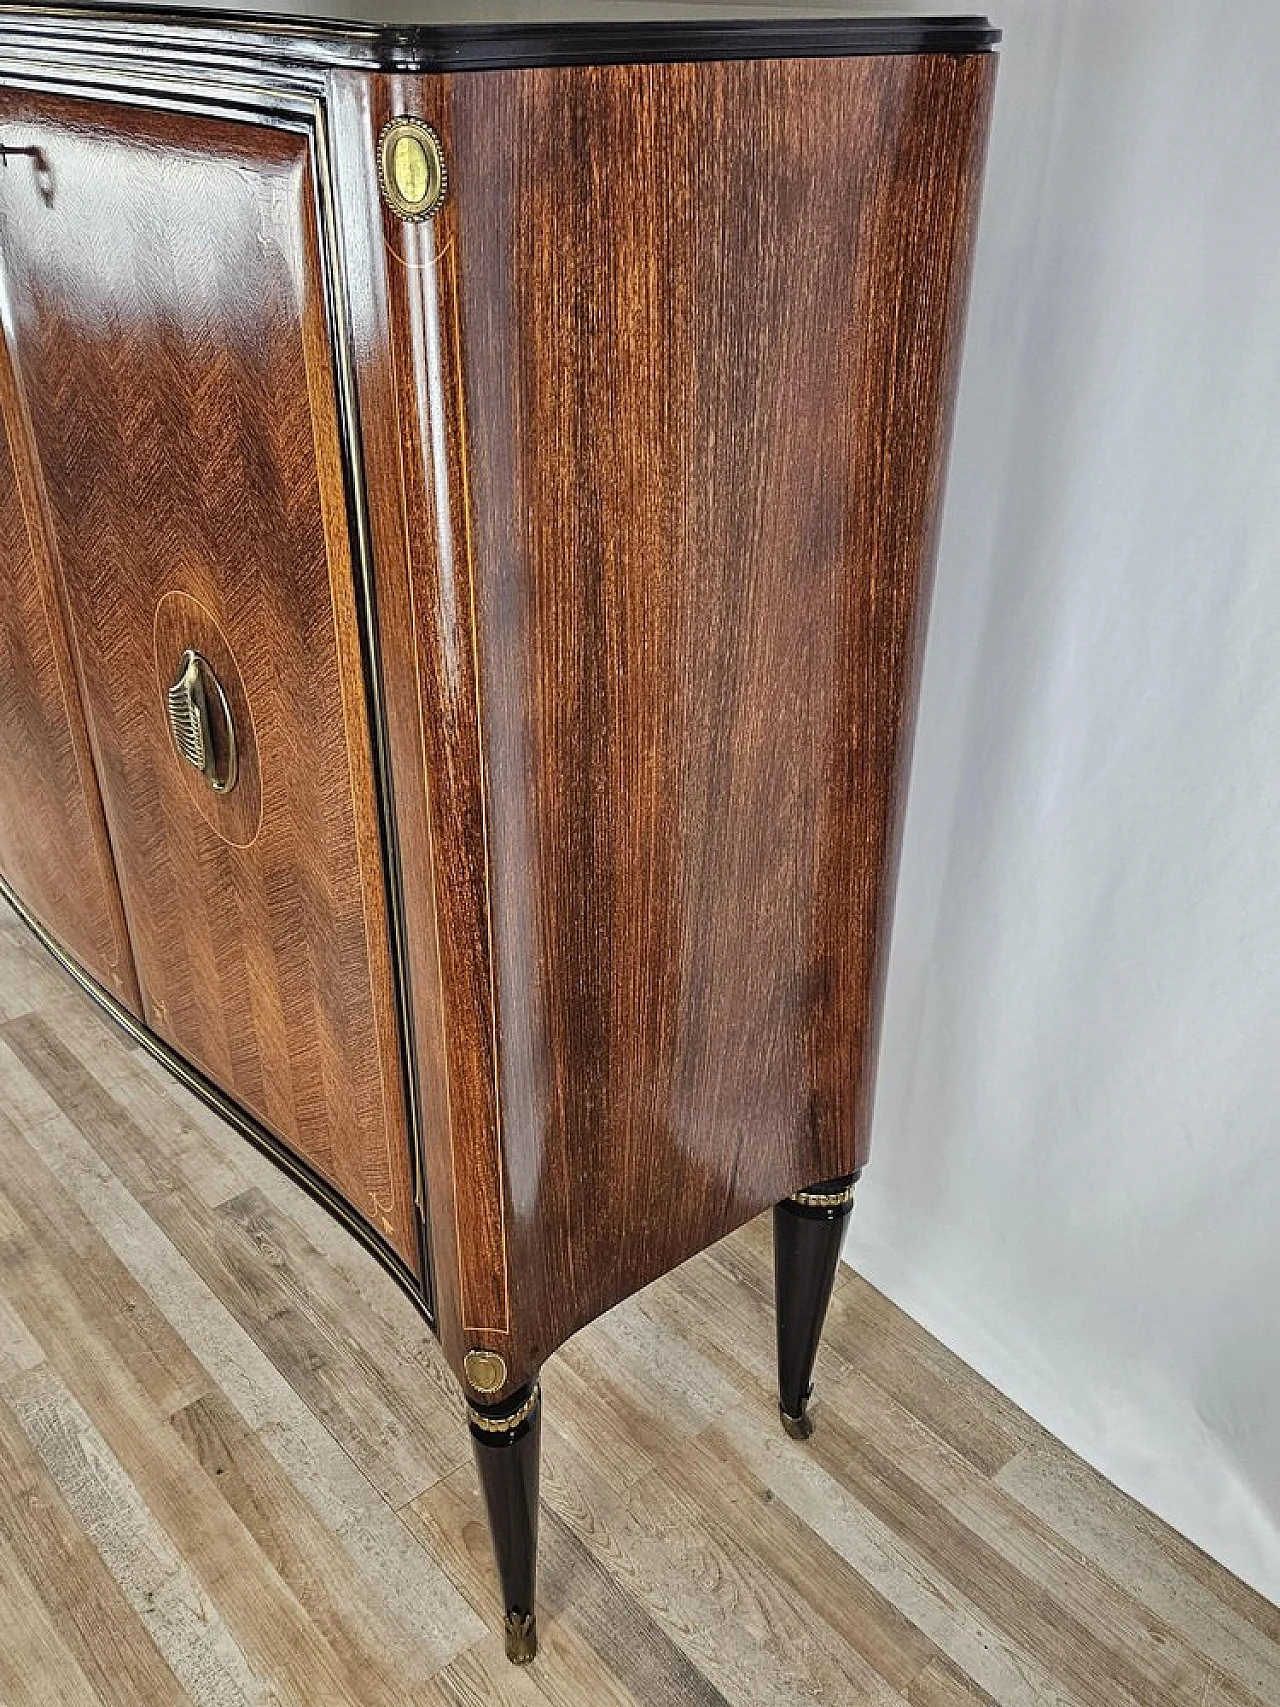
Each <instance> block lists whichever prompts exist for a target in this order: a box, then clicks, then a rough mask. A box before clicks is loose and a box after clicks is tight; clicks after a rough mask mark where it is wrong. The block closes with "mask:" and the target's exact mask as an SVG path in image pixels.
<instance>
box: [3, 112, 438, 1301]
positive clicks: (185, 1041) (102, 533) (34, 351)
mask: <svg viewBox="0 0 1280 1707" xmlns="http://www.w3.org/2000/svg"><path fill="white" fill-rule="evenodd" d="M0 139H3V140H4V141H6V142H8V143H10V144H11V145H12V146H22V147H26V148H29V149H35V150H38V151H39V156H38V161H37V165H36V166H33V167H32V168H31V169H24V166H26V165H27V164H28V162H26V161H24V160H23V159H14V160H12V161H11V163H10V164H11V170H10V171H8V172H7V173H6V174H5V175H4V182H3V184H0V220H2V231H0V239H2V243H3V255H4V266H5V271H6V274H7V289H8V296H9V302H10V311H11V315H12V321H13V337H14V342H15V346H16V354H17V361H18V366H19V370H20V373H21V376H22V383H23V387H24V391H25V394H26V398H27V404H28V407H29V410H30V415H31V420H32V427H33V432H34V437H35V440H36V444H37V447H38V452H39V456H40V460H41V463H42V466H43V469H44V475H45V481H46V485H47V490H48V496H49V507H50V513H51V518H52V526H53V532H54V535H55V539H56V544H57V551H58V556H59V560H60V570H61V576H62V580H63V584H64V587H65V592H66V599H67V605H68V609H69V613H70V624H71V629H72V635H73V641H74V645H75V647H76V649H77V653H78V665H79V671H80V675H81V679H82V682H83V687H84V695H85V701H86V705H87V710H88V716H89V720H90V724H91V727H92V733H93V738H94V743H95V748H96V751H97V757H98V762H99V769H100V776H101V784H102V793H103V798H104V803H105V807H106V814H107V819H108V822H109V824H110V828H111V833H112V838H113V841H114V844H115V847H116V853H117V861H118V865H119V870H120V881H121V885H122V888H123V891H124V897H125V904H126V908H127V911H128V914H129V921H130V928H131V932H132V939H133V945H134V954H135V959H136V962H137V968H138V976H139V982H140V984H141V989H142V998H143V1003H144V1007H145V1012H146V1017H147V1020H148V1022H149V1023H150V1024H151V1026H152V1027H153V1028H154V1029H155V1031H157V1032H158V1033H159V1034H160V1035H161V1036H163V1037H164V1038H166V1039H167V1040H168V1041H169V1042H170V1043H171V1044H172V1045H173V1046H174V1047H175V1048H177V1049H178V1050H179V1051H180V1052H181V1053H182V1054H183V1055H185V1056H186V1057H187V1058H188V1059H189V1060H191V1061H192V1062H193V1063H194V1064H195V1065H196V1066H197V1067H199V1068H200V1069H201V1070H202V1071H203V1072H204V1073H205V1074H206V1075H207V1076H208V1077H209V1078H210V1079H212V1080H214V1081H215V1083H217V1084H219V1085H220V1086H222V1087H223V1088H224V1089H225V1090H226V1091H228V1092H229V1093H230V1094H231V1095H232V1096H234V1097H235V1098H236V1100H237V1101H238V1102H240V1103H241V1104H242V1105H243V1106H244V1107H245V1108H247V1109H248V1110H249V1111H250V1112H251V1113H252V1114H254V1115H255V1116H256V1117H257V1119H258V1120H259V1121H260V1122H261V1124H262V1125H263V1126H265V1127H267V1128H268V1129H269V1130H271V1131H273V1132H274V1133H275V1134H276V1135H277V1136H278V1137H279V1138H281V1139H282V1140H283V1141H284V1142H285V1143H286V1144H288V1145H289V1146H290V1147H291V1148H292V1149H293V1150H294V1151H296V1152H297V1153H299V1154H300V1155H301V1156H302V1157H304V1158H305V1159H306V1161H307V1162H309V1163H310V1164H311V1165H312V1166H313V1167H314V1168H315V1169H316V1170H318V1172H319V1173H320V1174H321V1175H323V1176H324V1177H325V1178H326V1179H327V1180H328V1181H330V1182H331V1183H332V1184H333V1185H334V1186H335V1187H336V1188H337V1189H338V1191H339V1192H340V1193H341V1194H342V1195H343V1196H344V1197H346V1198H347V1199H348V1200H349V1201H350V1202H351V1203H352V1204H353V1205H354V1206H355V1207H356V1208H357V1209H358V1210H359V1211H360V1212H361V1213H362V1214H363V1215H364V1216H365V1217H366V1219H367V1220H368V1221H369V1222H370V1223H371V1224H372V1225H373V1226H374V1227H375V1228H376V1229H377V1230H378V1231H379V1232H380V1233H381V1235H382V1236H383V1237H384V1238H385V1240H386V1241H387V1242H388V1243H389V1244H391V1245H392V1246H393V1247H394V1248H395V1249H396V1250H397V1251H398V1252H399V1253H400V1255H401V1256H402V1257H403V1258H404V1259H405V1260H406V1261H407V1262H409V1263H410V1264H411V1265H412V1266H414V1267H416V1266H417V1258H416V1255H415V1249H416V1232H415V1228H414V1209H413V1194H412V1185H411V1167H410V1161H409V1145H408V1138H407V1132H406V1124H405V1116H404V1108H403V1099H402V1091H401V1062H400V1057H399V1046H398V1032H397V1023H396V1014H395V999H394V986H393V977H392V969H391V959H390V954H389V942H388V924H387V913H386V894H385V891H384V876H383V867H382V861H381V844H380V836H379V825H378V818H377V802H376V794H375V782H374V771H373V764H372V758H371V741H370V732H369V726H368V721H367V709H366V698H365V685H364V676H363V669H362V662H361V648H360V635H359V626H358V615H357V605H356V596H355V584H354V574H353V562H352V550H351V544H350V538H349V531H348V514H347V498H346V491H345V486H344V480H343V473H342V463H341V456H340V438H339V424H338V415H337V403H336V397H335V387H334V379H333V363H332V354H331V349H330V344H329V337H328V330H327V320H326V311H325V295H324V292H325V274H324V266H323V262H322V257H321V247H320V240H319V235H318V228H317V215H316V204H315V185H314V169H313V163H312V157H311V147H310V138H309V134H308V132H307V131H306V130H305V128H304V127H303V126H302V125H301V123H300V122H299V124H298V125H297V127H296V128H288V127H286V126H285V125H277V124H272V123H269V122H266V121H265V120H264V121H263V122H252V123H251V122H247V121H245V120H242V119H232V118H226V117H214V116H201V115H197V114H195V113H193V112H187V113H181V114H179V113H174V112H166V111H161V110H158V109H154V108H148V107H146V106H142V105H135V104H130V105H124V104H114V103H112V102H110V101H107V100H95V99H91V98H88V97H83V98H82V97H80V96H78V95H77V96H70V95H52V94H44V93H31V92H27V91H15V90H6V91H4V92H3V94H2V95H0ZM189 652H195V653H198V654H199V655H200V656H201V657H202V658H203V659H204V660H205V661H206V662H205V664H204V665H203V666H202V667H201V671H202V673H201V676H200V686H201V690H202V691H203V693H204V697H205V712H206V718H207V721H206V728H205V734H206V737H207V741H208V744H209V745H210V746H212V747H214V748H218V747H222V748H225V746H226V744H227V742H226V729H227V726H228V725H229V726H230V727H231V728H232V729H233V730H234V736H235V742H236V753H237V776H236V780H235V784H234V786H233V787H232V788H231V789H230V790H229V791H227V792H223V793H219V792H215V790H214V789H213V788H212V787H211V786H209V782H208V781H207V780H206V778H205V777H204V776H203V775H202V774H201V773H200V772H199V771H198V770H197V769H196V768H195V767H194V765H193V764H192V763H191V762H189V759H188V758H187V757H184V755H183V752H182V751H181V750H180V747H179V744H178V743H177V742H176V741H175V739H174V735H173V733H172V731H171V727H170V720H169V703H168V697H167V696H168V694H169V690H170V688H171V686H172V685H173V684H174V683H175V682H176V681H178V680H179V679H180V678H181V676H182V673H183V671H182V666H183V661H184V659H185V658H186V656H187V654H188V653H189ZM182 710H183V708H182V706H181V705H180V706H179V711H180V712H182ZM184 715H189V707H188V708H187V712H186V713H184ZM188 733H190V731H188ZM197 744H198V743H197ZM215 757H216V758H217V760H218V763H219V764H221V763H222V762H223V761H224V760H225V757H226V754H225V751H222V752H219V753H216V754H215ZM215 775H216V773H215Z"/></svg>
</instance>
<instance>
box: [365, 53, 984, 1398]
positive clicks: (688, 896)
mask: <svg viewBox="0 0 1280 1707" xmlns="http://www.w3.org/2000/svg"><path fill="white" fill-rule="evenodd" d="M993 69H994V62H993V60H992V59H991V58H990V56H986V55H972V56H968V57H944V56H940V55H935V56H923V57H921V58H918V59H906V58H900V59H895V58H884V59H856V60H846V61H832V60H793V61H759V62H749V63H736V64H722V65H697V66H687V65H663V66H610V67H597V68H583V67H578V68H573V69H566V70H555V69H544V70H526V71H518V72H502V73H495V74H492V75H486V76H484V77H465V76H460V77H456V78H420V79H413V78H407V77H406V78H399V79H391V78H388V79H384V80H381V81H380V82H376V83H374V84H371V85H368V86H367V92H366V93H365V94H364V95H363V96H362V97H361V98H359V99H357V98H355V97H354V96H353V97H352V99H351V101H350V102H349V111H348V115H347V120H346V121H345V126H344V127H340V134H339V148H340V151H341V150H342V149H343V148H351V149H353V150H354V149H356V148H357V147H360V146H365V147H367V146H368V143H367V138H368V137H370V136H373V135H376V133H377V128H378V127H379V126H380V125H381V124H382V123H383V122H384V121H385V119H386V118H388V117H389V116H390V115H391V114H393V113H395V112H398V111H405V112H412V113H417V114H420V115H421V116H422V117H424V118H426V119H428V120H429V121H430V122H431V123H433V124H434V125H436V126H437V127H438V128H439V130H440V132H441V135H442V137H443V141H444V147H445V153H446V158H447V161H448V166H449V172H450V191H449V198H448V200H447V202H446V204H445V207H444V210H443V212H442V213H441V215H440V216H439V217H438V218H437V219H436V220H435V221H434V222H432V223H431V224H430V225H428V226H409V225H404V224H402V223H401V222H399V221H397V220H395V219H394V218H393V217H392V216H390V215H389V214H383V215H382V227H383V229H382V236H383V243H382V244H381V245H376V244H374V243H371V242H368V241H367V240H366V239H365V238H364V237H362V238H361V240H360V249H359V253H360V257H361V268H362V269H364V268H365V267H366V265H367V266H369V267H371V268H372V272H371V273H370V272H368V271H366V270H361V272H360V273H359V277H360V278H363V279H366V280H367V281H368V289H369V294H370V298H371V299H372V298H374V297H376V298H378V299H379V301H381V300H384V299H385V301H386V303H387V304H388V305H389V306H388V309H387V310H377V311H375V310H374V309H372V308H371V309H369V310H368V313H367V317H366V319H367V324H366V323H365V322H364V321H362V309H361V306H360V286H359V284H358V283H357V284H355V286H354V287H353V296H354V300H355V304H356V306H355V311H354V318H355V322H356V325H357V327H358V328H360V327H362V325H364V326H365V329H364V330H363V331H358V334H357V345H358V349H359V352H360V376H361V395H362V400H363V406H364V419H365V422H366V433H376V432H378V431H381V429H380V428H375V427H374V426H373V425H372V423H374V422H375V421H377V420H379V419H380V418H384V417H385V416H386V414H387V412H388V411H393V412H394V418H395V421H396V426H395V427H394V429H391V430H389V431H388V434H387V437H388V441H389V442H388V447H387V449H386V451H385V452H381V451H379V450H378V449H377V447H376V445H375V448H374V450H373V453H372V455H373V461H372V462H371V464H370V467H371V496H372V502H373V507H374V525H375V533H378V532H380V533H381V534H382V535H383V536H384V537H386V538H388V539H389V538H391V536H392V535H393V534H394V533H395V532H396V531H397V530H399V533H400V534H401V536H402V539H403V542H404V543H403V545H402V546H401V547H400V556H401V557H402V558H403V559H404V560H405V561H406V562H407V563H408V565H409V573H410V575H411V577H412V583H413V584H412V610H411V612H410V615H409V618H408V620H409V621H410V622H411V623H412V625H413V626H412V631H411V634H410V635H409V636H408V637H406V636H405V634H404V633H403V632H402V631H398V630H397V632H395V635H394V641H393V646H392V648H391V649H394V647H395V646H398V645H403V644H406V643H407V639H412V641H413V643H414V645H415V646H416V647H417V650H418V654H419V658H420V680H421V689H422V691H421V700H422V705H421V712H420V715H421V719H422V731H423V733H422V738H421V746H422V754H421V758H420V761H419V765H420V769H421V771H422V773H423V774H424V775H425V777H426V779H427V790H428V794H429V811H430V813H431V828H432V837H433V850H434V851H433V858H434V867H435V890H434V898H433V899H434V908H435V925H436V935H437V937H438V941H439V948H440V962H441V965H442V967H443V973H444V989H443V1013H444V1016H445V1032H446V1045H447V1058H448V1073H449V1089H450V1097H451V1111H450V1124H449V1129H448V1131H447V1133H446V1132H444V1131H442V1130H440V1129H439V1128H437V1129H436V1130H435V1131H434V1132H432V1131H430V1130H429V1132H428V1139H427V1141H428V1149H429V1168H433V1169H434V1172H433V1179H434V1178H435V1177H437V1176H440V1177H443V1179H444V1181H445V1184H444V1187H443V1191H442V1192H441V1191H437V1192H433V1197H432V1208H433V1229H434V1233H435V1238H434V1242H433V1248H435V1249H436V1250H437V1252H438V1253H439V1252H441V1251H446V1252H447V1251H448V1249H449V1247H448V1239H449V1229H448V1227H447V1226H445V1228H444V1230H443V1231H441V1226H442V1224H443V1223H448V1222H452V1223H453V1225H454V1226H455V1227H456V1229H457V1240H456V1247H455V1248H456V1270H457V1272H456V1277H455V1280H454V1281H453V1282H452V1283H451V1282H450V1281H449V1279H448V1277H447V1276H446V1277H445V1278H444V1279H442V1280H441V1282H440V1290H441V1294H442V1296H443V1295H444V1294H446V1293H447V1292H449V1291H450V1290H452V1291H453V1292H454V1293H455V1294H456V1296H455V1298H454V1304H453V1306H452V1308H453V1310H454V1312H455V1314H456V1320H457V1326H456V1327H455V1328H454V1329H453V1330H452V1331H451V1330H450V1327H449V1324H448V1321H447V1320H446V1322H445V1339H446V1346H450V1345H451V1344H452V1345H454V1346H455V1347H456V1346H457V1345H460V1344H461V1343H463V1342H464V1341H466V1340H468V1339H469V1340H470V1342H471V1343H484V1344H492V1345H496V1346H498V1347H499V1348H500V1349H503V1350H505V1351H506V1352H507V1354H508V1357H509V1362H510V1364H511V1375H512V1381H513V1382H514V1381H515V1380H517V1379H519V1378H521V1377H523V1376H525V1375H527V1374H528V1373H529V1371H530V1370H531V1369H532V1368H534V1367H536V1365H537V1363H538V1362H539V1361H540V1360H541V1358H542V1356H544V1355H545V1354H546V1352H548V1351H549V1350H551V1349H552V1348H553V1347H554V1346H555V1345H557V1344H558V1343H560V1342H561V1341H562V1340H563V1339H564V1338H565V1337H566V1336H567V1334H569V1333H570V1332H572V1331H573V1330H574V1329H575V1328H576V1327H577V1326H578V1325H580V1324H581V1323H582V1322H583V1321H585V1320H587V1319H589V1318H590V1317H591V1316H592V1315H594V1314H596V1313H597V1312H598V1311H599V1310H601V1309H603V1308H605V1307H606V1306H607V1305H609V1304H610V1303H612V1302H613V1301H614V1300H615V1299H617V1298H619V1297H622V1296H624V1295H625V1294H626V1293H628V1292H630V1291H633V1290H634V1289H635V1288H636V1287H638V1286H640V1285H643V1284H644V1283H645V1282H646V1281H648V1280H650V1279H652V1278H653V1277H654V1276H655V1275H657V1274H660V1273H661V1272H663V1271H664V1270H666V1269H668V1268H670V1267H672V1266H673V1265H674V1264H675V1263H677V1262H679V1261H680V1260H681V1259H682V1258H683V1257H684V1256H686V1255H688V1254H689V1253H690V1252H691V1251H693V1250H695V1249H697V1248H698V1247H699V1246H701V1245H705V1244H706V1243H708V1242H710V1241H711V1240H713V1239H715V1238H717V1237H719V1236H720V1235H721V1234H723V1233H724V1232H726V1231H727V1230H728V1229H729V1228H731V1227H733V1226H735V1225H737V1224H739V1223H740V1222H742V1221H744V1220H746V1219H747V1218H749V1217H750V1216H751V1215H753V1214H755V1213H757V1212H758V1211H759V1210H760V1209H761V1208H762V1207H764V1206H765V1205H766V1204H768V1203H771V1202H773V1201H774V1200H776V1199H778V1198H780V1197H782V1196H785V1195H786V1194H787V1193H788V1192H790V1191H792V1190H794V1189H796V1188H798V1187H800V1186H802V1185H804V1184H806V1183H809V1182H811V1181H814V1180H819V1179H824V1178H827V1177H830V1176H833V1175H836V1174H840V1173H844V1172H847V1171H850V1170H852V1169H853V1168H854V1167H856V1166H857V1165H859V1164H860V1163H861V1162H862V1160H863V1159H864V1158H865V1154H866V1142H867V1127H868V1113H869V1099H870V1089H871V1066H872V1061H873V1058H874V1048H875V1041H876V1025H877V1016H878V1011H879V995H880V984H881V978H882V974H883V967H884V957H885V947H886V923H887V918H888V910H889V905H890V900H891V890H892V872H893V867H894V862H895V856H896V837H897V827H898V821H899V812H900V806H901V798H902V781H903V770H904V762H905V754H906V746H907V738H908V735H909V725H910V712H911V706H912V703H913V691H914V673H915V667H916V660H917V657H918V650H919V644H920V640H921V633H922V616H923V612H924V608H925V603H926V595H927V587H928V577H929V570H930V565H931V558H932V545H933V532H934V525H935V518H936V511H937V504H938V497H939V491H940V485H941V476H942V469H943V459H944V451H945V443H946V428H947V420H948V412H949V404H950V398H951V392H952V384H953V378H954V371H955V361H956V353H957V345H958V334H959V327H960V318H961V308H962V303H963V297H964V287H965V282H966V273H967V263H968V256H969V249H970V239H971V235H972V228H973V223H974V217H975V211H976V201H977V187H978V181H979V173H980V166H981V158H982V152H983V145H984V141H985V131H986V120H987V110H988V101H989V96H990V90H991V81H992V75H993ZM348 81H349V82H350V83H351V85H352V86H354V85H355V81H356V80H354V79H349V80H348ZM361 87H362V88H366V86H364V85H361ZM348 132H349V133H350V134H348ZM362 135H363V138H364V139H365V140H364V141H363V142H362ZM362 217H363V215H362ZM379 314H383V315H384V316H386V317H387V318H389V326H388V327H387V328H386V330H387V332H388V333H389V345H390V350H391V360H390V362H389V363H388V362H387V360H386V357H385V355H383V354H382V353H381V347H382V346H381V344H380V342H379V337H378V336H377V335H375V330H374V329H375V327H376V326H377V323H378V317H379ZM383 341H384V342H385V339H384V340H383ZM392 443H394V446H395V447H396V456H398V462H399V466H396V461H395V458H394V457H393V454H392ZM375 464H376V473H374V467H375ZM396 620H397V623H399V622H401V621H403V620H404V619H403V617H399V618H397V619H396ZM389 693H390V698H391V700H392V701H393V705H392V715H393V717H395V716H402V717H407V716H408V715H409V714H408V712H407V711H405V710H404V709H403V705H402V704H401V709H400V710H397V709H396V706H397V703H400V700H399V690H398V689H397V687H396V684H395V683H394V682H393V683H390V684H389ZM413 714H414V715H418V714H419V708H418V707H417V706H415V707H414V708H413ZM412 774H413V773H412V772H411V771H409V770H406V769H405V768H404V766H403V765H402V767H401V777H400V782H403V781H405V779H406V778H408V779H410V780H409V782H408V784H407V785H408V786H410V787H412V786H413V783H412V780H411V779H412ZM400 782H398V789H399V787H400ZM418 786H421V785H420V784H419V785H418ZM424 911H425V908H424ZM416 940H421V937H420V935H419V937H418V938H417V939H416ZM433 947H434V943H433ZM435 973H436V969H435V965H434V962H433V963H432V964H431V966H430V967H429V968H428V969H427V971H426V973H424V980H425V978H426V977H434V976H435ZM446 1139H447V1149H446V1147H445V1146H446ZM433 1154H434V1157H435V1160H434V1161H433V1160H432V1155H433ZM442 1158H443V1159H442Z"/></svg>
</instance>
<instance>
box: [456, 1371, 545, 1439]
mask: <svg viewBox="0 0 1280 1707" xmlns="http://www.w3.org/2000/svg"><path fill="white" fill-rule="evenodd" d="M541 1397H542V1388H541V1387H540V1386H539V1385H538V1383H537V1382H536V1381H535V1382H534V1384H533V1391H532V1392H531V1393H530V1394H529V1397H528V1398H527V1399H526V1400H525V1402H524V1403H523V1404H522V1405H517V1407H516V1408H515V1410H514V1411H509V1412H508V1413H507V1415H506V1416H505V1417H490V1416H486V1415H485V1413H484V1412H483V1411H478V1410H476V1408H475V1406H474V1405H468V1406H467V1421H468V1422H469V1423H470V1424H471V1426H472V1428H478V1429H479V1430H480V1431H481V1433H482V1434H510V1433H511V1432H512V1431H513V1430H514V1429H517V1428H519V1427H520V1424H521V1423H522V1422H524V1421H526V1419H527V1418H529V1417H531V1416H532V1415H533V1413H534V1411H535V1410H536V1409H537V1406H538V1401H539V1400H540V1399H541Z"/></svg>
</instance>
